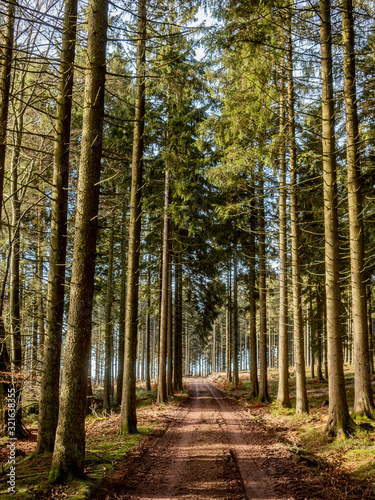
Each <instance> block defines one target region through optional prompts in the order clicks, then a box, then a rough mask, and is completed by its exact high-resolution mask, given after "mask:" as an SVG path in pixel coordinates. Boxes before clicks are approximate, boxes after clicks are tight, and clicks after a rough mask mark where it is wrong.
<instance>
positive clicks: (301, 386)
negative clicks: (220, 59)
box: [287, 15, 308, 413]
mask: <svg viewBox="0 0 375 500" xmlns="http://www.w3.org/2000/svg"><path fill="white" fill-rule="evenodd" d="M287 47H288V50H287V54H288V122H289V127H288V128H289V132H288V139H289V164H290V218H291V233H292V234H291V236H292V288H293V329H294V346H295V361H296V413H306V412H308V403H307V392H306V371H305V355H304V342H303V324H302V303H301V262H300V261H301V258H300V242H299V240H300V238H299V221H298V212H299V206H298V196H297V189H298V186H297V183H298V180H297V153H296V132H295V115H294V101H295V99H294V79H293V47H292V15H290V18H289V19H288V28H287Z"/></svg>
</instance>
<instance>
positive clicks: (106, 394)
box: [103, 217, 115, 410]
mask: <svg viewBox="0 0 375 500" xmlns="http://www.w3.org/2000/svg"><path fill="white" fill-rule="evenodd" d="M110 226H111V229H110V237H109V249H108V250H109V256H108V270H107V291H106V302H105V325H104V328H105V333H104V337H105V338H104V342H105V359H104V388H103V410H108V409H109V408H110V407H111V385H112V384H111V372H112V370H111V367H112V352H111V344H112V301H113V298H112V281H113V242H114V237H115V221H114V217H112V218H111V222H110Z"/></svg>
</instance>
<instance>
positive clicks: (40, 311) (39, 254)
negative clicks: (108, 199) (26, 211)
mask: <svg viewBox="0 0 375 500" xmlns="http://www.w3.org/2000/svg"><path fill="white" fill-rule="evenodd" d="M37 233H38V236H37V251H36V260H37V273H36V294H37V315H38V332H39V352H40V359H41V361H42V363H43V355H44V340H45V330H44V307H43V249H42V247H43V239H44V234H43V233H44V232H43V208H42V207H38V215H37Z"/></svg>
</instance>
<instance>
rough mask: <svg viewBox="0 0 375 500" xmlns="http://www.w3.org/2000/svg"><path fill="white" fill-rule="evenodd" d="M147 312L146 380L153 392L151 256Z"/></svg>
mask: <svg viewBox="0 0 375 500" xmlns="http://www.w3.org/2000/svg"><path fill="white" fill-rule="evenodd" d="M147 264H148V266H147V310H146V338H145V343H146V360H145V380H146V391H151V379H150V336H151V321H150V319H151V316H150V312H151V290H150V288H151V268H150V254H149V255H148V262H147Z"/></svg>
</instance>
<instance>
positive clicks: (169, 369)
mask: <svg viewBox="0 0 375 500" xmlns="http://www.w3.org/2000/svg"><path fill="white" fill-rule="evenodd" d="M169 196H170V195H169ZM168 222H169V224H168V226H169V227H168V235H169V234H170V226H171V223H170V221H168ZM168 243H169V249H168V328H167V359H168V365H167V398H168V399H170V398H171V397H172V395H173V387H172V376H173V356H172V355H173V339H172V337H173V314H172V312H173V300H172V299H173V296H172V256H171V255H172V244H171V240H170V238H169V241H168Z"/></svg>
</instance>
